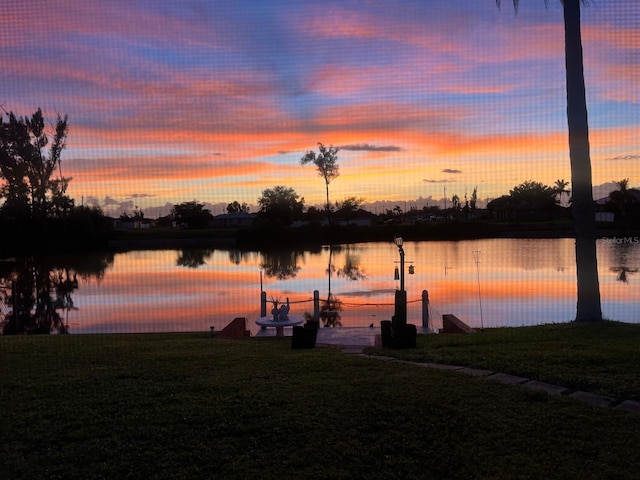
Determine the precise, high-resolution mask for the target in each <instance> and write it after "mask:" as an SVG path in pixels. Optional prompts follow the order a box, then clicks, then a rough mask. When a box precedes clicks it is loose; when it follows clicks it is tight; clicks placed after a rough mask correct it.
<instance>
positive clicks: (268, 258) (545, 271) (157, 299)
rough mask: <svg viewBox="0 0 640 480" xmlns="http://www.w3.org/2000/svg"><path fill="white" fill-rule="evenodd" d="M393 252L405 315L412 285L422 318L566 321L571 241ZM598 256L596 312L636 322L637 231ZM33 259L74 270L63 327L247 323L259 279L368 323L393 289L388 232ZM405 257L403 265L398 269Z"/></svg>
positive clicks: (571, 302) (294, 309) (105, 329)
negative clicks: (376, 239)
mask: <svg viewBox="0 0 640 480" xmlns="http://www.w3.org/2000/svg"><path fill="white" fill-rule="evenodd" d="M404 250H405V259H406V265H405V273H406V274H405V289H406V290H407V297H408V302H409V304H408V320H409V322H410V323H414V324H416V325H418V326H420V325H421V324H422V302H421V295H422V291H423V290H427V291H428V294H429V300H430V304H429V311H430V317H431V320H432V323H431V325H430V326H431V327H432V328H439V327H440V326H441V316H442V314H447V313H450V314H454V315H456V316H457V317H458V318H460V319H462V320H463V321H465V322H467V323H468V324H470V325H472V326H475V327H481V326H483V327H499V326H524V325H536V324H542V323H552V322H567V321H570V320H572V319H573V318H574V316H575V302H576V301H575V298H576V272H575V254H574V240H573V239H485V240H477V241H458V242H451V241H445V242H405V245H404ZM474 252H479V253H476V254H475V255H474ZM597 255H598V269H599V278H600V292H601V297H602V308H603V314H604V316H605V317H606V318H608V319H611V320H619V321H623V322H633V323H640V273H639V271H640V245H639V244H638V241H637V238H635V237H634V238H627V239H601V240H598V242H597ZM476 260H477V261H476ZM39 263H40V264H43V263H44V264H46V268H45V270H47V271H48V272H49V275H50V276H52V277H55V278H58V279H60V280H62V279H63V278H73V277H72V275H73V276H76V277H77V279H76V282H77V284H74V287H75V288H71V290H72V292H70V293H68V296H67V297H65V298H67V300H68V301H67V303H66V304H64V306H65V307H66V308H64V309H62V310H61V311H62V313H61V315H62V316H63V319H64V321H65V322H66V323H67V325H68V329H69V332H70V333H115V332H118V333H125V332H183V331H209V327H210V326H215V328H216V329H217V330H219V329H221V328H223V327H224V326H225V325H226V324H227V323H228V322H229V321H231V320H232V319H233V318H235V317H246V318H247V319H248V320H249V323H250V325H251V328H252V331H253V332H254V333H255V332H257V331H258V327H257V326H256V325H255V320H256V319H257V318H258V317H259V316H260V289H261V284H262V288H263V289H264V291H265V292H266V294H267V298H268V299H271V298H277V299H279V300H280V301H284V300H286V298H289V300H290V302H291V314H294V315H295V314H297V315H302V314H303V313H304V312H309V313H311V312H313V302H312V299H313V291H314V290H318V291H319V293H320V299H321V300H322V299H323V298H324V299H326V297H327V293H328V291H329V289H330V290H331V293H332V294H333V295H334V296H336V297H337V298H338V299H339V300H340V301H341V302H342V310H341V311H340V316H341V319H340V321H341V324H342V326H344V327H352V326H368V325H370V324H371V323H373V324H374V325H375V326H379V322H380V321H381V320H385V319H390V318H391V315H393V311H394V307H393V302H394V292H395V290H396V289H397V288H399V281H398V280H395V278H394V269H395V268H396V267H398V266H399V252H398V248H397V247H396V245H395V244H394V243H393V242H388V243H366V244H355V245H340V246H334V247H332V248H331V249H330V248H329V247H323V248H320V249H318V250H317V251H299V252H296V251H285V252H279V253H260V252H241V251H236V250H207V249H192V248H191V249H185V250H149V251H131V252H126V253H115V254H113V253H112V254H105V255H87V254H85V255H81V256H65V257H64V258H56V259H46V260H45V259H41V260H40V261H39ZM410 265H412V266H413V270H414V271H415V273H414V274H409V273H408V270H409V266H410ZM39 268H42V267H41V265H39ZM2 272H5V273H4V278H3V283H0V287H1V286H2V285H4V286H5V290H6V289H7V288H9V287H8V285H9V279H8V278H7V275H8V274H7V273H6V272H7V268H6V267H5V269H4V270H2V271H0V274H2ZM51 272H53V273H51ZM41 275H42V274H41ZM65 275H66V277H65ZM0 276H1V275H0ZM13 278H14V279H15V278H16V276H15V274H14V277H13ZM16 282H19V280H16ZM4 303H5V305H3V309H4V313H5V314H6V313H7V312H8V311H9V307H8V306H7V305H6V301H5V302H4ZM63 303H64V302H63ZM63 303H60V305H63ZM267 308H268V310H270V309H271V305H270V304H269V305H268V307H267Z"/></svg>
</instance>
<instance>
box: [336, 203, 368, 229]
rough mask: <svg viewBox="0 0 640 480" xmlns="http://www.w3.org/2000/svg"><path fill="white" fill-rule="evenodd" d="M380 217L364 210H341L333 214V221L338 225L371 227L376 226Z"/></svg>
mask: <svg viewBox="0 0 640 480" xmlns="http://www.w3.org/2000/svg"><path fill="white" fill-rule="evenodd" d="M377 218H378V217H377V216H376V215H375V214H373V213H371V212H368V211H366V210H363V209H362V208H359V209H357V210H348V209H344V208H342V209H340V210H337V211H336V212H335V213H334V214H333V220H334V221H335V223H336V224H338V225H343V226H349V225H352V226H356V227H370V226H371V225H373V224H374V222H375V221H376V219H377Z"/></svg>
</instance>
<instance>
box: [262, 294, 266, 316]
mask: <svg viewBox="0 0 640 480" xmlns="http://www.w3.org/2000/svg"><path fill="white" fill-rule="evenodd" d="M260 316H261V317H266V316H267V292H260Z"/></svg>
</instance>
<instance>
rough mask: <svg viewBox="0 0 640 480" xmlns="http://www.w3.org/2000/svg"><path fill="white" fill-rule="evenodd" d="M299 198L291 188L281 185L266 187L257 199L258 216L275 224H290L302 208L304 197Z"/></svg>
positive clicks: (297, 217)
mask: <svg viewBox="0 0 640 480" xmlns="http://www.w3.org/2000/svg"><path fill="white" fill-rule="evenodd" d="M299 198H300V197H299V196H298V194H297V193H296V191H295V190H294V189H293V188H289V187H284V186H282V185H279V186H277V187H274V188H267V189H266V190H263V191H262V196H261V197H260V198H259V199H258V205H259V206H260V212H259V213H258V218H259V219H261V220H266V221H267V222H268V223H270V224H272V225H275V226H285V225H290V224H291V223H292V222H293V221H294V220H297V219H299V218H300V217H301V215H302V212H303V210H304V198H300V200H298V199H299Z"/></svg>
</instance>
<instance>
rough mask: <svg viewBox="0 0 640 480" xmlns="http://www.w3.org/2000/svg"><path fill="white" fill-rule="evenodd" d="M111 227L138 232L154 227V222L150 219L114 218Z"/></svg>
mask: <svg viewBox="0 0 640 480" xmlns="http://www.w3.org/2000/svg"><path fill="white" fill-rule="evenodd" d="M113 226H114V228H116V229H120V230H138V229H146V228H153V227H155V220H152V219H150V218H139V217H132V218H126V219H123V218H116V219H115V220H114V222H113Z"/></svg>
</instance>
